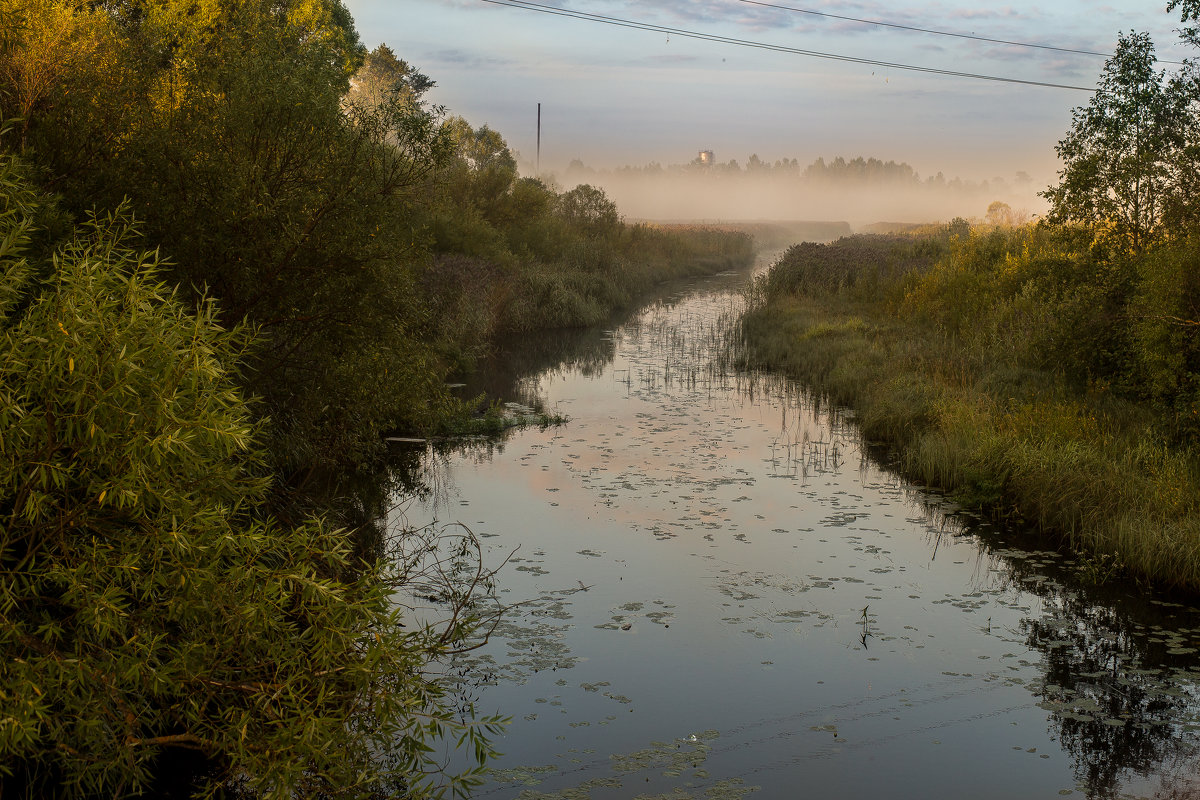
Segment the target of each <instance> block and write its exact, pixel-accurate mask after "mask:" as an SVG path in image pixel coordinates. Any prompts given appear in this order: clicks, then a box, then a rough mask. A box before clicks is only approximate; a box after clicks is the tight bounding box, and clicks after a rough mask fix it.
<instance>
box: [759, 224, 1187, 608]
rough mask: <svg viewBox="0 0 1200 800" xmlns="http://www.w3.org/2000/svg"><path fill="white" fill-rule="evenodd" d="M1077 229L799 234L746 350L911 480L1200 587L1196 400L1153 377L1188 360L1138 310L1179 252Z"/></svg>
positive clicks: (1109, 571) (1125, 565) (771, 280)
mask: <svg viewBox="0 0 1200 800" xmlns="http://www.w3.org/2000/svg"><path fill="white" fill-rule="evenodd" d="M1070 236H1071V234H1070V232H1066V233H1062V232H1060V233H1051V232H1047V231H1045V230H1042V229H1037V228H1033V227H1027V228H1018V229H986V230H985V229H976V230H970V229H969V228H968V227H967V226H966V224H965V223H961V222H957V223H955V224H954V225H951V226H948V227H944V228H940V229H936V230H935V229H929V230H923V231H920V232H918V233H916V234H913V235H908V236H857V237H850V238H847V239H843V240H840V241H838V242H835V243H832V244H829V245H813V244H805V245H798V246H796V247H793V248H792V249H791V250H789V251H788V252H787V253H786V254H785V255H784V256H783V257H782V258H781V259H780V261H779V262H778V263H777V264H776V265H775V266H774V267H773V268H772V270H771V272H770V273H769V274H768V275H767V276H765V277H763V278H761V279H760V280H759V282H758V283H757V284H756V285H755V287H754V290H753V296H752V298H751V307H750V309H749V311H748V312H747V314H746V316H745V317H744V319H743V322H742V326H743V334H744V341H745V352H744V355H743V358H744V360H745V361H746V363H747V364H749V365H753V366H756V367H763V368H769V369H774V370H780V371H783V372H785V373H787V374H789V375H791V376H793V377H795V378H797V379H799V380H802V381H804V382H805V383H807V384H809V385H810V386H812V387H813V388H814V389H815V390H817V391H818V392H820V393H822V394H825V395H827V396H828V397H829V399H830V400H832V401H833V402H835V403H838V404H843V405H847V406H849V407H851V408H853V409H854V410H855V411H856V412H857V415H858V421H859V423H860V424H861V426H862V430H863V434H864V436H865V437H866V438H867V439H868V440H870V441H872V442H877V443H882V444H886V445H889V446H891V447H893V448H894V449H895V453H896V456H897V459H898V466H899V467H900V469H902V470H903V471H904V472H905V473H906V474H907V475H908V476H909V477H911V478H912V479H913V480H916V481H920V482H922V483H925V484H928V485H930V486H934V487H937V488H940V489H944V490H947V491H949V492H951V493H953V495H954V496H955V497H956V498H957V499H958V500H959V501H960V502H962V503H963V504H965V505H969V506H974V507H979V508H982V509H985V510H987V511H988V512H990V513H992V514H994V515H997V516H1013V517H1019V518H1022V519H1024V520H1027V521H1028V522H1030V523H1032V524H1034V525H1036V526H1037V527H1038V528H1039V529H1040V530H1042V531H1043V532H1045V533H1046V534H1047V535H1049V536H1053V537H1055V538H1057V539H1058V540H1060V541H1064V542H1065V543H1066V544H1067V545H1068V546H1069V547H1071V549H1073V550H1075V551H1076V552H1078V553H1080V554H1081V556H1083V557H1084V558H1085V559H1086V563H1087V564H1088V565H1089V569H1090V571H1091V573H1092V574H1093V575H1094V577H1095V578H1096V579H1098V580H1099V579H1103V578H1105V577H1108V576H1111V575H1116V574H1119V573H1122V572H1126V573H1128V574H1130V575H1132V576H1134V577H1137V578H1139V579H1142V580H1146V581H1149V582H1151V583H1154V584H1158V585H1162V586H1166V587H1171V588H1176V589H1183V590H1186V591H1189V592H1196V591H1200V462H1198V460H1197V458H1196V451H1195V448H1194V436H1193V435H1192V433H1191V430H1190V428H1189V425H1188V419H1187V417H1188V416H1189V415H1188V414H1187V411H1189V409H1188V408H1187V405H1186V400H1187V398H1186V397H1180V396H1178V392H1177V396H1175V397H1173V398H1167V396H1166V395H1165V394H1164V393H1162V392H1159V393H1158V394H1155V393H1154V387H1153V386H1152V385H1151V383H1152V380H1153V379H1154V378H1157V379H1158V380H1159V381H1163V380H1165V379H1166V375H1165V371H1166V370H1167V369H1168V368H1167V367H1166V366H1164V361H1165V360H1168V359H1172V358H1173V359H1175V360H1176V361H1178V360H1179V359H1180V358H1183V357H1184V356H1187V355H1188V353H1187V351H1186V348H1184V349H1183V351H1182V352H1181V350H1180V343H1179V342H1178V341H1176V340H1175V339H1173V338H1171V336H1170V334H1176V333H1178V331H1176V330H1174V329H1172V328H1170V327H1169V326H1164V325H1162V324H1158V325H1155V324H1152V323H1153V320H1149V321H1148V320H1147V318H1146V317H1147V315H1145V314H1142V315H1135V314H1133V311H1134V310H1135V309H1137V308H1139V307H1141V306H1139V304H1144V303H1145V302H1146V301H1147V300H1148V295H1149V294H1150V293H1151V292H1158V293H1159V294H1162V284H1163V282H1164V281H1165V280H1166V278H1167V277H1169V276H1164V270H1162V269H1158V270H1155V269H1153V268H1152V267H1153V265H1155V264H1163V263H1166V262H1168V261H1171V259H1169V258H1167V257H1166V256H1165V255H1163V254H1159V255H1157V256H1146V257H1144V258H1142V259H1141V260H1140V261H1139V263H1136V264H1127V263H1119V262H1116V261H1114V260H1112V259H1104V258H1103V257H1097V256H1096V255H1095V254H1094V253H1090V252H1088V251H1087V250H1086V249H1085V250H1082V251H1081V250H1079V249H1078V248H1076V247H1073V246H1072V245H1073V242H1072V241H1071V239H1070ZM1159 316H1165V314H1160V315H1159ZM1131 320H1132V321H1131ZM1184 363H1186V359H1184ZM1153 370H1157V372H1155V371H1153ZM1183 380H1184V376H1178V377H1177V380H1176V385H1178V384H1179V383H1180V382H1181V381H1183ZM1168 399H1169V400H1170V402H1169V403H1168ZM1190 410H1191V411H1192V413H1194V406H1193V408H1192V409H1190Z"/></svg>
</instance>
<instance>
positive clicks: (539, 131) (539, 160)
mask: <svg viewBox="0 0 1200 800" xmlns="http://www.w3.org/2000/svg"><path fill="white" fill-rule="evenodd" d="M534 168H535V170H536V171H537V177H539V178H540V177H542V104H541V103H538V123H537V163H536V165H535V167H534Z"/></svg>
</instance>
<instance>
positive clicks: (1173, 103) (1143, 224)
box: [1043, 32, 1191, 253]
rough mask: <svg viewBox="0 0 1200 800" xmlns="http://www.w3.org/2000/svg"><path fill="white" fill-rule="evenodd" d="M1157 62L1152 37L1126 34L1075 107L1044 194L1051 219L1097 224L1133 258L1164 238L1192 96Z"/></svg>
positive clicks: (1104, 236)
mask: <svg viewBox="0 0 1200 800" xmlns="http://www.w3.org/2000/svg"><path fill="white" fill-rule="evenodd" d="M1156 63H1157V62H1156V60H1155V57H1154V44H1153V42H1152V41H1151V40H1150V36H1149V34H1146V33H1132V32H1131V33H1130V34H1128V35H1123V36H1121V37H1120V39H1119V40H1118V42H1117V51H1116V54H1115V55H1114V56H1113V57H1112V58H1111V59H1110V60H1109V61H1108V62H1107V63H1106V64H1105V66H1104V71H1103V73H1102V74H1101V76H1100V86H1099V89H1098V91H1097V92H1096V93H1095V94H1094V95H1093V96H1092V100H1091V102H1090V103H1089V104H1088V105H1087V106H1086V107H1083V108H1076V109H1075V110H1074V112H1073V113H1072V123H1071V130H1070V131H1068V133H1067V135H1066V137H1064V138H1063V139H1062V141H1060V142H1059V143H1058V147H1057V151H1058V155H1059V157H1060V158H1061V159H1062V161H1063V164H1064V166H1063V169H1062V171H1061V172H1060V173H1059V178H1060V183H1059V184H1058V185H1057V186H1052V187H1050V188H1049V189H1047V190H1046V191H1045V192H1043V196H1044V197H1045V198H1046V199H1047V200H1049V201H1050V205H1051V210H1050V215H1049V219H1050V221H1052V222H1056V223H1063V222H1078V223H1084V224H1087V225H1090V226H1093V227H1094V228H1095V230H1096V232H1097V235H1098V236H1099V237H1100V238H1101V239H1106V240H1110V241H1111V242H1112V243H1113V244H1114V245H1115V246H1116V247H1117V248H1119V249H1123V250H1130V251H1132V252H1135V253H1136V252H1140V251H1141V250H1143V249H1145V248H1146V247H1148V246H1149V245H1150V244H1151V242H1152V241H1154V239H1155V238H1157V237H1159V236H1161V235H1162V234H1163V231H1162V226H1163V223H1164V220H1165V216H1166V211H1167V208H1168V207H1169V206H1170V205H1171V204H1172V196H1173V195H1176V194H1177V193H1178V192H1179V191H1180V188H1179V187H1178V185H1177V184H1176V182H1175V181H1174V180H1173V175H1172V169H1171V162H1172V161H1173V160H1178V158H1179V155H1180V154H1179V150H1180V147H1181V145H1182V136H1181V134H1182V130H1181V126H1182V125H1184V124H1185V120H1186V118H1187V117H1188V116H1189V111H1188V105H1189V101H1190V99H1191V98H1190V97H1186V96H1183V95H1182V94H1181V92H1182V91H1183V90H1184V88H1185V84H1183V83H1180V82H1178V81H1175V82H1168V81H1167V79H1166V76H1165V73H1163V72H1162V71H1156V70H1155V68H1154V67H1155V64H1156Z"/></svg>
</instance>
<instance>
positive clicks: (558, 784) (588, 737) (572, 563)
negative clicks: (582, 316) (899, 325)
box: [395, 264, 1200, 800]
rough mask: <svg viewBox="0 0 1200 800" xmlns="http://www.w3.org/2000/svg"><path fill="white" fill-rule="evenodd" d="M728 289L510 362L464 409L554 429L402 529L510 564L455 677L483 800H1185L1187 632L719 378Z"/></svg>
mask: <svg viewBox="0 0 1200 800" xmlns="http://www.w3.org/2000/svg"><path fill="white" fill-rule="evenodd" d="M762 266H763V265H762V264H760V265H759V269H761V268H762ZM748 279H749V277H748V275H746V274H740V275H724V276H718V277H717V278H715V279H709V280H702V281H695V282H693V283H691V284H688V285H686V286H684V287H682V288H679V289H677V290H675V291H674V292H673V293H672V294H671V295H670V296H669V297H667V298H666V299H662V300H660V301H657V302H654V303H652V304H650V305H648V306H646V307H644V308H643V309H641V310H639V311H638V312H636V313H634V314H632V315H631V316H628V317H626V318H625V319H623V320H621V321H620V322H619V323H617V324H614V325H613V326H610V327H607V328H603V329H595V330H590V331H582V332H565V333H561V334H553V333H552V334H539V335H538V338H537V339H536V340H535V341H530V342H525V343H518V344H514V345H513V347H512V348H511V349H510V351H509V352H507V353H505V354H503V355H502V357H500V358H498V359H497V360H496V363H495V364H493V365H491V368H492V370H493V371H494V372H495V373H496V375H494V376H493V377H492V378H490V379H488V378H484V377H480V378H479V379H478V381H479V383H480V386H481V387H483V386H486V388H488V389H489V390H490V391H493V392H498V393H500V394H502V395H503V398H504V399H508V400H514V401H521V402H524V403H529V404H533V403H540V404H543V405H544V406H545V407H546V408H547V409H548V410H557V411H559V412H561V413H564V414H566V415H568V416H569V417H570V422H569V423H568V424H566V425H564V426H561V427H557V428H549V429H546V430H537V429H528V430H521V431H517V432H514V433H513V434H512V435H511V436H510V437H509V438H508V439H507V440H506V441H504V442H503V443H500V444H497V445H494V446H487V445H484V444H479V445H477V446H474V447H468V448H465V449H463V450H460V451H456V452H451V453H440V454H434V453H432V452H431V453H430V454H429V455H428V460H429V463H428V465H427V472H428V474H429V475H431V476H433V478H432V479H433V485H434V491H433V492H432V494H431V495H430V496H429V497H427V498H425V499H424V500H409V501H407V502H406V503H405V504H403V505H402V507H401V509H399V510H398V511H397V512H395V514H396V516H395V521H396V522H398V523H399V522H400V521H402V520H406V521H407V523H408V524H413V525H420V524H425V523H427V522H437V523H438V524H450V523H456V522H461V523H463V524H465V525H467V526H469V527H470V528H471V529H472V530H473V531H474V532H475V533H476V534H477V535H478V536H480V537H481V538H482V540H483V542H484V544H485V549H486V552H487V555H488V557H489V558H490V559H491V560H492V561H493V563H499V562H501V561H503V560H504V558H505V557H506V556H507V555H508V554H509V553H511V552H513V551H514V550H515V551H516V552H515V554H514V555H513V557H512V559H511V561H510V562H509V563H508V564H507V565H506V566H505V567H504V568H503V569H502V570H501V572H500V573H499V575H498V589H499V592H500V597H501V598H502V599H503V601H504V602H505V603H508V604H511V605H512V606H513V607H514V608H513V609H512V611H511V612H510V613H509V614H508V616H507V617H506V618H505V620H504V622H503V623H502V624H501V626H500V627H499V628H498V630H497V631H496V633H495V635H494V636H493V637H492V639H491V641H490V643H489V644H488V645H487V646H486V647H484V648H482V649H480V650H477V651H474V652H472V653H470V654H468V655H467V656H465V657H463V659H462V660H460V661H459V662H456V663H455V664H454V665H453V669H454V670H455V674H460V675H462V676H463V678H464V684H463V687H462V689H463V692H464V693H465V694H466V695H467V697H468V698H470V699H472V700H474V703H475V707H476V709H477V711H478V712H479V713H481V714H489V713H494V712H497V711H498V712H501V713H504V714H507V715H511V717H512V720H513V721H512V724H511V725H510V726H509V728H508V729H507V731H506V734H505V735H504V736H503V737H502V738H501V740H500V741H499V749H500V750H501V751H502V752H503V753H504V755H503V757H502V758H500V759H499V760H498V761H497V762H495V763H494V764H492V765H491V766H493V767H494V772H493V773H492V774H491V776H490V779H489V780H488V782H487V783H486V784H485V785H484V786H483V787H482V788H481V789H480V790H478V791H477V793H476V796H478V797H485V798H497V799H499V798H518V797H520V798H551V797H553V798H596V799H597V800H599V799H600V798H633V797H647V798H649V797H654V798H672V799H678V798H688V797H694V798H737V797H743V796H754V797H758V798H790V797H801V796H803V797H816V798H821V797H829V798H890V799H893V800H894V799H895V798H910V797H911V798H923V799H927V798H947V799H949V798H968V797H969V798H977V799H982V798H1048V797H1059V796H1074V797H1089V798H1109V797H1124V796H1132V797H1163V798H1168V797H1169V798H1183V797H1196V796H1200V779H1198V778H1197V774H1198V771H1200V770H1198V768H1200V658H1198V657H1197V648H1198V647H1200V610H1197V609H1196V608H1192V607H1187V606H1184V605H1180V604H1176V603H1174V602H1172V601H1171V600H1169V599H1163V598H1154V597H1151V596H1148V595H1145V594H1144V593H1141V592H1139V591H1138V590H1137V589H1136V588H1134V587H1129V586H1122V587H1117V588H1116V589H1113V588H1111V587H1108V588H1104V587H1102V588H1097V587H1095V586H1094V582H1089V581H1088V580H1086V578H1087V574H1088V572H1089V569H1092V567H1094V565H1091V566H1089V565H1088V564H1086V563H1082V562H1077V561H1075V560H1073V559H1071V558H1069V557H1067V556H1064V555H1061V554H1059V553H1057V552H1055V551H1053V550H1051V549H1049V548H1047V547H1046V546H1045V545H1044V544H1042V545H1039V544H1037V543H1036V541H1035V543H1033V544H1031V540H1030V538H1029V537H1028V536H1027V535H1025V534H1023V533H1022V532H1021V531H1019V530H1007V529H1003V528H997V527H993V526H989V525H987V524H985V523H984V522H982V521H980V520H977V519H974V518H972V517H971V516H970V515H966V514H962V513H957V512H956V509H955V508H954V506H953V505H952V504H950V503H949V502H948V501H946V500H944V499H942V498H939V497H938V496H937V495H934V494H931V493H928V492H926V491H924V490H923V489H921V488H919V487H914V486H912V485H910V484H908V483H906V482H905V480H903V479H902V478H901V477H898V476H897V475H896V474H895V473H894V472H892V471H890V470H889V469H888V467H887V465H886V463H881V462H882V461H886V454H885V453H882V452H880V451H879V450H877V449H874V450H869V449H868V448H866V446H865V445H864V443H863V442H862V441H861V439H860V435H859V433H858V430H857V428H856V427H855V424H854V421H853V418H852V417H851V416H850V415H849V414H847V413H845V412H844V411H839V410H838V409H830V408H828V407H826V406H824V405H823V404H821V403H820V402H819V401H818V399H817V398H814V397H813V396H811V395H810V394H808V393H806V392H805V390H804V387H802V386H797V385H795V384H793V383H790V382H788V381H784V380H780V379H778V378H774V377H772V376H770V375H763V374H752V373H747V372H740V371H737V370H735V369H733V368H732V367H731V366H730V362H729V358H728V356H729V349H728V346H729V341H728V339H729V337H728V331H729V330H730V327H731V322H732V321H733V320H734V319H736V315H737V312H738V310H739V308H740V307H741V303H742V300H741V294H740V289H741V287H743V286H745V284H746V282H747V280H748ZM1030 548H1033V549H1030Z"/></svg>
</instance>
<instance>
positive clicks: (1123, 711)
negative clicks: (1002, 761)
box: [978, 529, 1200, 799]
mask: <svg viewBox="0 0 1200 800" xmlns="http://www.w3.org/2000/svg"><path fill="white" fill-rule="evenodd" d="M978 532H979V534H980V538H981V540H982V542H981V544H982V545H983V547H984V548H985V549H986V550H987V551H988V552H990V553H993V554H994V556H993V557H994V559H995V561H994V563H995V564H996V565H997V566H998V565H1003V566H1004V568H1005V569H1006V570H1007V571H1008V577H1007V582H1008V583H1009V584H1010V585H1011V586H1012V587H1013V588H1017V589H1019V590H1020V591H1022V592H1024V593H1026V594H1029V595H1035V596H1037V597H1039V598H1040V599H1041V601H1042V605H1043V608H1042V612H1041V615H1040V617H1038V618H1032V617H1030V618H1027V619H1025V620H1023V621H1022V625H1021V630H1022V633H1023V634H1024V636H1025V644H1026V645H1027V646H1028V647H1030V648H1031V649H1033V650H1036V651H1037V652H1039V653H1041V655H1042V660H1041V665H1040V666H1041V669H1042V679H1041V681H1040V682H1038V683H1033V684H1030V686H1029V688H1030V690H1031V691H1032V692H1033V693H1034V694H1035V695H1036V696H1038V697H1039V698H1040V699H1041V702H1040V703H1039V705H1040V706H1041V707H1042V708H1045V709H1046V710H1047V711H1048V712H1049V714H1050V716H1049V720H1050V721H1051V722H1052V723H1053V725H1054V726H1055V727H1056V728H1057V729H1058V738H1059V741H1060V744H1061V746H1062V748H1063V750H1064V752H1066V753H1067V754H1068V755H1069V756H1070V757H1071V759H1072V760H1073V761H1074V764H1075V777H1076V780H1077V781H1078V782H1079V784H1080V786H1081V787H1082V788H1083V789H1084V790H1085V791H1086V793H1087V796H1088V797H1089V798H1094V799H1099V798H1113V797H1118V796H1120V795H1121V787H1122V784H1123V782H1124V781H1126V780H1128V779H1129V778H1130V777H1132V776H1134V775H1141V776H1143V777H1149V776H1151V775H1156V774H1157V775H1158V776H1160V777H1159V780H1160V781H1161V784H1162V788H1161V789H1160V791H1159V792H1158V793H1157V794H1156V796H1157V797H1164V798H1180V799H1182V798H1184V797H1193V798H1195V797H1200V793H1198V792H1200V785H1197V782H1196V780H1195V776H1196V774H1197V767H1198V766H1200V738H1198V737H1197V735H1196V730H1200V728H1197V727H1196V724H1195V723H1196V722H1197V715H1198V713H1200V708H1198V704H1200V690H1198V689H1197V686H1198V685H1200V684H1198V681H1197V679H1198V678H1200V671H1198V670H1197V667H1196V664H1195V658H1194V656H1192V655H1191V654H1171V653H1169V652H1168V649H1170V648H1171V646H1172V644H1173V643H1175V642H1178V641H1180V637H1181V636H1182V634H1181V633H1178V632H1177V631H1180V630H1191V629H1189V628H1187V627H1186V626H1185V624H1184V623H1181V621H1180V620H1181V619H1188V618H1191V623H1190V624H1191V625H1195V624H1196V623H1197V622H1198V621H1200V619H1197V618H1196V616H1197V613H1196V611H1195V610H1194V609H1187V608H1185V607H1183V606H1173V604H1166V605H1164V604H1162V601H1159V604H1155V603H1152V602H1151V601H1150V599H1149V598H1147V597H1146V596H1145V595H1143V594H1142V593H1140V592H1138V591H1136V590H1135V589H1134V587H1132V586H1128V585H1124V586H1109V587H1096V586H1089V585H1082V584H1081V583H1080V581H1079V579H1078V577H1077V574H1078V573H1077V567H1076V565H1075V562H1074V561H1073V560H1072V559H1066V558H1062V557H1058V556H1056V555H1055V554H1052V553H1048V552H1045V551H1036V550H1033V549H1032V548H1034V547H1037V543H1036V542H1035V541H1029V542H1025V544H1027V545H1028V546H1030V548H1031V549H1030V550H1018V551H1016V554H1015V555H1014V554H1013V551H1012V550H1009V549H1008V546H1005V547H1002V548H1001V547H998V546H997V544H998V543H997V542H996V541H995V537H996V536H997V535H1003V536H1004V537H1005V538H1006V539H1008V540H1009V541H1010V542H1011V541H1012V540H1013V538H1014V534H1013V532H1012V531H1011V530H1007V531H1005V530H1002V531H999V532H996V531H992V532H989V531H988V530H986V529H984V530H980V531H978ZM1018 538H1019V535H1018ZM1193 635H1196V634H1194V633H1193Z"/></svg>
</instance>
